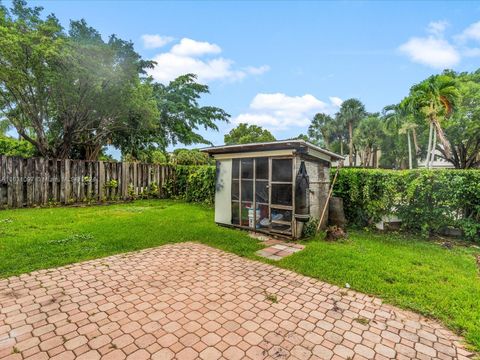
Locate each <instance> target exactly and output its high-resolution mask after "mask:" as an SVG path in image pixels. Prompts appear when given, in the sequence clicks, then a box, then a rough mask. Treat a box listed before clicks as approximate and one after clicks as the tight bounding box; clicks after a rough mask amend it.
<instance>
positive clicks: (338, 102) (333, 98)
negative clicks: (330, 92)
mask: <svg viewBox="0 0 480 360" xmlns="http://www.w3.org/2000/svg"><path fill="white" fill-rule="evenodd" d="M328 99H329V100H330V102H331V103H332V105H333V106H336V107H338V108H339V107H340V106H342V103H343V100H342V99H340V98H339V97H336V96H330V97H329V98H328Z"/></svg>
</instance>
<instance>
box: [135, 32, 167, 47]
mask: <svg viewBox="0 0 480 360" xmlns="http://www.w3.org/2000/svg"><path fill="white" fill-rule="evenodd" d="M142 40H143V47H144V48H145V49H158V48H161V47H162V46H165V45H167V44H168V43H170V42H172V41H173V40H174V38H173V37H171V36H162V35H156V34H154V35H153V34H145V35H142Z"/></svg>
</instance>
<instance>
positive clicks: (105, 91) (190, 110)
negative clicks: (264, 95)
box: [0, 0, 228, 160]
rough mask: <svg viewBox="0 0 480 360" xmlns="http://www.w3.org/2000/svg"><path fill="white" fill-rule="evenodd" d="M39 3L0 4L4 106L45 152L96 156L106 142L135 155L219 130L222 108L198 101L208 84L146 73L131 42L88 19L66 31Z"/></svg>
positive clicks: (0, 90) (1, 108) (19, 129)
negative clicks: (163, 80)
mask: <svg viewBox="0 0 480 360" xmlns="http://www.w3.org/2000/svg"><path fill="white" fill-rule="evenodd" d="M41 11H42V9H41V8H39V7H35V8H29V7H28V6H27V5H26V3H25V2H24V1H22V0H14V1H13V7H12V9H11V10H10V11H8V10H7V9H6V8H5V7H1V6H0V112H1V114H2V115H3V116H1V117H0V118H5V119H6V120H7V121H8V122H9V124H11V125H12V126H13V127H14V128H15V129H16V131H17V132H18V134H19V135H20V136H21V137H22V138H24V139H26V140H27V141H29V142H30V143H32V144H33V145H34V146H35V148H36V149H37V152H38V153H39V154H40V155H42V156H46V157H56V158H66V157H73V158H81V159H88V160H94V159H97V158H98V157H99V156H100V154H101V152H102V149H103V148H104V147H105V146H106V145H109V144H113V145H115V146H117V147H119V148H120V149H121V150H122V152H124V153H125V154H130V155H134V156H135V154H134V153H135V152H136V151H141V150H142V149H151V148H152V146H153V147H154V148H157V147H158V148H159V149H161V150H164V149H165V148H166V147H167V146H168V145H169V144H176V143H177V142H180V143H183V144H186V145H190V144H192V143H196V142H198V143H208V141H207V140H206V139H204V138H203V137H202V136H200V135H199V134H198V132H197V130H198V129H199V128H200V127H203V128H205V129H213V130H217V125H216V124H215V122H216V121H226V120H227V119H228V114H226V113H225V112H224V111H223V110H222V109H219V108H216V107H211V106H200V105H199V98H200V97H201V96H202V95H203V94H205V93H208V87H207V86H205V85H201V84H198V83H196V81H195V75H192V74H187V75H183V76H180V77H179V78H177V79H175V80H174V81H172V82H171V83H169V84H167V85H163V84H155V83H153V80H152V79H151V78H148V77H147V76H146V69H148V68H151V67H152V66H153V65H154V63H153V62H152V61H145V60H143V59H142V58H141V57H140V55H139V54H137V53H136V52H135V51H134V48H133V43H131V42H128V41H124V40H121V39H119V38H118V37H116V36H115V35H112V36H110V37H109V38H108V40H107V41H104V40H103V39H102V36H101V34H100V33H99V32H98V31H96V30H95V29H93V28H92V27H89V26H88V25H87V23H86V22H85V21H84V20H80V21H72V22H71V24H70V29H69V31H68V33H66V32H65V31H64V30H63V29H62V27H61V26H60V24H59V22H58V20H57V19H56V18H55V17H54V16H53V15H50V16H48V17H47V18H46V19H43V18H42V17H41Z"/></svg>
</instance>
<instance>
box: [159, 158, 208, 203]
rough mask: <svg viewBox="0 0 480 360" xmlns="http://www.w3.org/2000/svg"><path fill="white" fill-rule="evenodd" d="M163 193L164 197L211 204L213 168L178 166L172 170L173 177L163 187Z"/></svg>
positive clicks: (205, 166) (206, 166)
mask: <svg viewBox="0 0 480 360" xmlns="http://www.w3.org/2000/svg"><path fill="white" fill-rule="evenodd" d="M163 192H164V194H165V196H166V197H171V198H178V199H183V200H186V201H189V202H198V203H206V204H213V202H214V199H215V166H208V165H204V166H193V165H178V166H176V167H175V168H174V177H173V178H172V179H170V181H167V183H166V184H165V185H164V188H163Z"/></svg>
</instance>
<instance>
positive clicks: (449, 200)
mask: <svg viewBox="0 0 480 360" xmlns="http://www.w3.org/2000/svg"><path fill="white" fill-rule="evenodd" d="M334 194H335V196H339V197H341V198H343V201H344V209H345V215H346V217H347V220H348V222H349V224H350V225H356V226H362V227H363V226H366V225H369V224H372V223H374V222H377V221H379V220H380V219H381V218H382V216H383V215H391V214H396V215H397V216H398V217H399V218H400V219H401V220H402V227H403V228H404V229H405V230H409V231H413V232H421V233H423V234H425V235H427V234H430V233H433V232H438V231H441V230H442V229H444V228H446V227H454V228H457V229H460V230H462V231H463V234H464V236H465V237H466V238H467V239H469V240H473V241H478V242H480V171H478V170H404V171H395V170H377V169H375V170H372V169H348V168H344V169H341V170H340V173H339V177H338V180H337V184H336V185H335V189H334Z"/></svg>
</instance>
